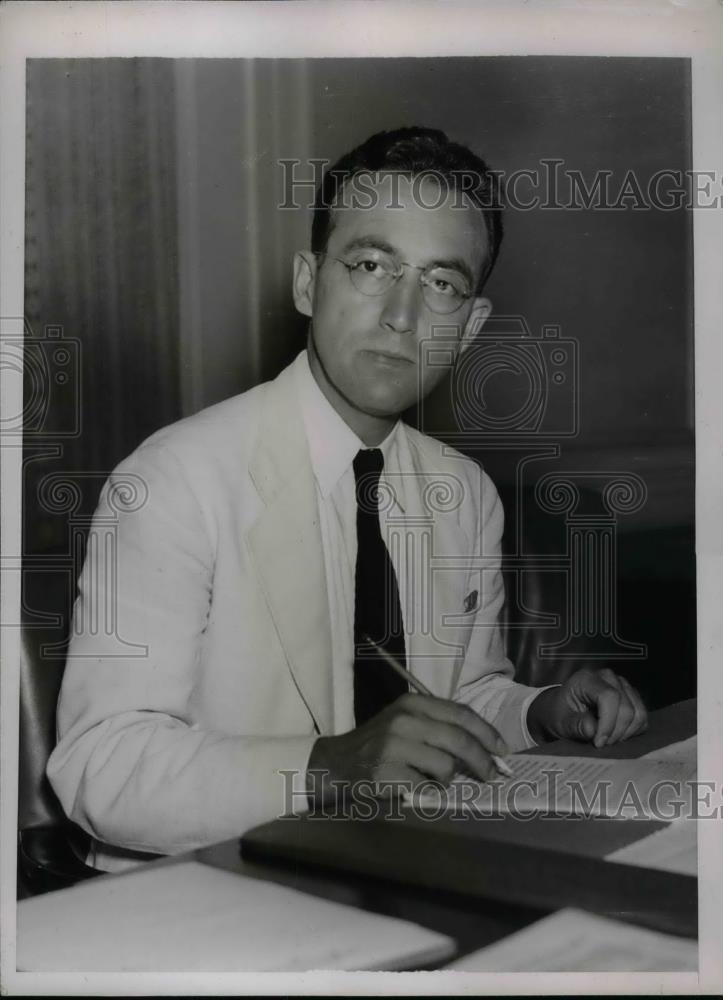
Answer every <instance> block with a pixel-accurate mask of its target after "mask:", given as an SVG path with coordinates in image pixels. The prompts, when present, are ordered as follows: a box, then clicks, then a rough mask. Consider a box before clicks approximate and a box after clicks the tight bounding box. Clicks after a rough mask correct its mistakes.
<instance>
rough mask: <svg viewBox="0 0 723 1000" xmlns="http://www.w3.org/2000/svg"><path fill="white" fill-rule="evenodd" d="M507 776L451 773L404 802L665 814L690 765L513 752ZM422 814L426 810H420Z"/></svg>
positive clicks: (684, 790) (684, 786) (691, 772)
mask: <svg viewBox="0 0 723 1000" xmlns="http://www.w3.org/2000/svg"><path fill="white" fill-rule="evenodd" d="M508 764H509V765H510V767H511V768H512V771H513V776H512V777H509V778H508V777H504V778H503V777H500V778H499V779H497V780H495V781H491V782H484V783H482V782H476V781H474V780H473V779H471V778H465V777H463V776H457V777H456V778H455V780H454V781H453V782H452V783H451V784H450V785H449V786H448V787H447V788H441V787H434V786H432V785H431V783H428V784H427V785H425V786H423V792H422V793H421V794H419V793H415V794H413V795H412V796H410V797H409V798H408V800H407V802H408V804H409V805H411V806H412V807H414V806H415V805H417V806H419V807H421V808H422V809H425V810H429V809H433V808H435V807H436V808H440V809H447V810H449V811H458V810H474V811H476V812H477V813H478V814H479V815H482V816H485V815H490V814H492V813H527V814H530V813H533V812H544V813H555V814H557V815H577V816H609V817H615V818H621V819H622V818H624V819H643V818H646V819H669V818H671V817H672V815H673V814H674V813H673V811H672V810H673V806H672V805H671V803H672V802H674V801H676V800H680V799H681V797H683V798H686V799H689V798H690V797H691V794H692V792H691V787H690V782H691V781H692V780H693V779H694V777H695V765H694V764H692V765H691V763H690V762H688V761H686V762H681V761H678V760H667V759H662V760H657V759H650V760H646V759H644V758H640V759H631V760H618V759H607V758H595V757H555V756H545V755H539V756H538V755H533V754H515V755H514V756H512V757H509V758H508ZM425 814H428V812H427V813H425Z"/></svg>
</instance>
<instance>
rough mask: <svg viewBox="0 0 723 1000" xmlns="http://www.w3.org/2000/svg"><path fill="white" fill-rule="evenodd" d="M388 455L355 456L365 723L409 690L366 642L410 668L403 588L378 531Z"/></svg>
mask: <svg viewBox="0 0 723 1000" xmlns="http://www.w3.org/2000/svg"><path fill="white" fill-rule="evenodd" d="M383 467H384V456H383V455H382V453H381V451H380V450H379V449H378V448H371V449H369V450H364V451H360V452H357V456H356V458H355V459H354V478H355V480H356V504H357V508H356V534H357V557H356V576H355V589H354V716H355V718H356V724H357V725H360V724H361V723H362V722H366V720H367V719H370V718H371V717H372V716H374V715H376V714H377V713H378V712H381V710H382V709H383V708H385V707H386V706H387V705H389V704H391V702H393V701H395V700H396V699H397V698H398V697H399V696H400V695H402V694H404V693H405V692H406V691H408V690H409V685H408V684H405V682H404V680H403V678H401V677H399V675H398V674H397V673H395V671H394V670H392V669H391V667H389V666H388V665H387V664H386V663H385V662H384V661H383V660H382V658H381V657H380V656H379V654H378V653H376V652H375V650H374V649H373V648H372V647H371V646H370V645H369V643H368V642H366V640H365V639H364V636H365V635H367V636H369V638H370V639H373V641H374V642H376V643H377V644H378V645H379V646H383V647H384V648H385V649H386V651H387V652H388V653H389V654H390V655H391V656H393V657H394V658H395V659H397V660H398V661H399V662H400V663H401V664H402V666H406V649H405V645H404V630H403V625H402V609H401V605H400V603H399V588H398V586H397V576H396V573H395V572H394V567H393V565H392V561H391V559H390V558H389V552H388V551H387V547H386V545H385V544H384V539H383V538H382V532H381V528H380V527H379V476H380V473H381V471H382V469H383Z"/></svg>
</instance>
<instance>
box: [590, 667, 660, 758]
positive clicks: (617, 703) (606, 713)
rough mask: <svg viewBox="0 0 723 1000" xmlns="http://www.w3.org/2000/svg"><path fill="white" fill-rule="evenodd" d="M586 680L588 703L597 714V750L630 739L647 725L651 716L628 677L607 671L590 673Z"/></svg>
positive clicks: (594, 738) (595, 743) (594, 739)
mask: <svg viewBox="0 0 723 1000" xmlns="http://www.w3.org/2000/svg"><path fill="white" fill-rule="evenodd" d="M582 680H583V691H584V695H585V701H586V702H587V704H589V705H591V706H594V708H595V711H596V714H597V726H596V729H595V734H594V737H593V743H594V745H595V746H596V747H598V748H599V747H604V746H608V745H610V744H612V743H617V742H619V741H620V740H624V739H628V738H629V737H630V736H634V735H635V734H636V733H638V732H642V730H643V729H644V728H645V727H646V726H647V713H646V711H645V706H644V705H643V702H642V700H641V698H640V695H639V694H638V693H637V691H636V690H635V688H633V686H632V685H631V684H630V683H629V682H628V681H627V680H626V679H625V678H624V677H619V676H618V675H617V674H615V673H613V671H612V670H609V669H607V668H606V669H604V670H600V671H599V672H596V673H592V672H589V673H586V674H585V676H584V678H582ZM588 738H589V737H588Z"/></svg>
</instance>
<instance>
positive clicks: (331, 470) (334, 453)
mask: <svg viewBox="0 0 723 1000" xmlns="http://www.w3.org/2000/svg"><path fill="white" fill-rule="evenodd" d="M296 378H297V382H296V384H297V389H298V394H299V404H300V406H301V414H302V418H303V421H304V428H305V430H306V438H307V441H308V442H309V454H310V456H311V467H312V469H313V472H314V477H315V478H316V481H317V483H318V485H319V489H320V490H321V494H322V496H323V497H324V499H326V498H327V497H328V496H329V494H330V493H331V492H332V490H333V489H334V487H335V486H336V484H337V483H338V482H339V480H340V479H341V477H342V476H343V475H344V473H345V472H346V471H347V469H349V468H350V467H351V464H352V462H353V461H354V457H355V455H356V453H357V452H358V451H359V450H360V449H363V448H366V445H365V444H364V442H363V441H362V440H361V438H359V437H358V436H357V435H356V434H355V433H354V431H353V430H352V429H351V427H349V425H348V424H347V423H345V421H344V420H343V419H342V418H341V417H340V416H339V414H338V413H337V412H336V410H335V409H334V407H333V406H332V405H331V403H330V402H329V400H328V399H327V398H326V396H325V395H324V393H323V392H322V391H321V389H320V388H319V386H318V385H317V383H316V379H315V378H314V376H313V375H312V373H311V368H310V367H309V358H308V354H307V352H306V351H305V350H304V351H302V352H301V354H300V355H299V357H298V359H297V363H296ZM400 423H401V421H399V420H397V422H396V423H395V425H394V427H392V429H391V430H390V432H389V434H387V436H386V437H385V438H384V440H383V441H382V442H381V444H380V445H378V446H377V447H378V448H379V449H380V450H381V452H382V454H383V455H384V463H385V467H386V465H387V461H388V459H389V455H390V450H391V448H392V445H393V442H394V440H395V438H396V435H397V430H398V428H399V424H400Z"/></svg>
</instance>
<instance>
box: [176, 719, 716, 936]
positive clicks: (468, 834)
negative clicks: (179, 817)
mask: <svg viewBox="0 0 723 1000" xmlns="http://www.w3.org/2000/svg"><path fill="white" fill-rule="evenodd" d="M695 728H696V707H695V701H694V700H691V701H687V702H681V703H679V704H678V705H674V706H670V707H668V708H665V709H661V710H659V711H658V712H654V713H652V714H651V717H650V725H649V729H648V731H647V732H646V733H645V734H643V735H641V736H639V737H635V738H633V739H631V740H628V741H627V742H625V743H623V744H619V745H617V746H615V747H611V748H605V750H604V751H602V752H601V751H597V750H595V749H593V748H591V747H589V746H586V745H584V744H580V743H567V742H562V741H561V742H559V743H555V744H547V745H546V746H545V747H544V748H541V751H540V752H544V753H559V754H566V753H567V754H576V755H590V756H600V757H612V756H615V757H639V756H641V755H643V754H645V753H648V752H649V751H651V750H653V749H656V748H659V747H662V746H665V745H667V744H670V743H674V742H677V741H679V740H682V739H686V738H687V737H689V736H692V735H693V734H694V733H695ZM350 822H351V823H353V824H354V826H353V828H352V827H351V826H349V823H350ZM311 823H313V824H314V830H313V844H314V849H313V851H309V849H308V848H309V844H310V843H311V839H310V838H309V836H308V835H309V834H310V833H311V827H310V824H311ZM405 823H406V821H405ZM340 824H341V825H340ZM343 824H347V826H346V827H344V826H343ZM450 824H453V825H452V826H450ZM664 825H665V824H664V823H662V822H658V821H652V820H650V821H649V820H637V819H636V820H628V821H626V820H601V819H573V818H564V819H563V818H560V819H547V820H537V821H536V820H530V821H527V822H520V821H519V820H515V819H512V818H510V817H504V818H502V819H495V820H492V821H482V824H480V822H479V821H473V822H471V823H465V822H461V823H460V822H459V821H458V822H456V823H454V821H447V822H446V823H445V821H444V820H440V821H436V822H435V823H433V824H429V823H427V824H424V821H422V820H419V819H416V821H415V820H414V819H412V822H411V823H409V824H406V825H402V826H400V824H398V823H397V824H395V823H389V822H387V823H384V822H382V821H372V822H370V823H359V822H358V821H356V822H354V821H347V820H335V819H330V820H318V819H317V820H314V821H310V820H309V821H305V822H304V821H302V822H301V823H300V825H299V826H298V827H297V829H298V830H299V834H298V842H297V844H296V845H295V847H296V848H297V849H296V850H295V851H294V855H295V857H294V858H293V859H292V858H290V857H289V856H288V832H284V838H285V840H286V846H285V847H284V845H283V844H281V842H280V843H279V852H278V856H277V858H276V859H275V860H273V861H272V860H270V859H269V860H268V861H262V860H261V859H260V858H259V857H258V856H255V857H254V858H253V859H251V858H249V857H248V856H246V857H242V856H241V853H240V849H239V842H238V841H237V840H233V841H229V842H227V843H224V844H219V845H216V846H214V847H211V848H206V849H204V850H202V851H198V852H196V853H195V855H194V856H195V858H196V859H197V860H200V861H202V862H203V863H205V864H209V865H213V866H216V867H220V868H224V869H228V870H230V871H236V872H242V873H243V874H244V875H247V876H251V877H255V878H262V879H269V880H272V881H275V882H279V883H282V884H285V885H290V886H292V887H293V888H295V889H299V890H302V891H304V892H308V893H310V894H312V895H317V896H323V897H325V898H328V899H333V900H336V901H338V902H343V903H347V904H350V905H352V906H358V907H362V908H363V909H366V910H370V911H373V912H377V913H384V914H389V915H392V916H398V917H401V918H404V919H408V920H413V921H416V922H417V923H419V924H422V925H424V926H426V927H429V928H431V929H434V930H438V931H441V932H443V933H446V934H449V935H451V936H452V937H454V938H455V939H456V941H457V944H458V948H459V954H460V955H463V954H466V953H468V952H470V951H473V950H475V949H477V948H480V947H482V946H484V945H486V944H490V943H492V942H493V941H496V940H499V939H500V938H502V937H505V936H506V935H508V934H510V933H512V932H513V931H515V930H518V929H520V928H521V927H524V926H525V925H527V924H529V923H531V922H532V921H534V920H536V919H538V918H539V917H541V916H544V915H545V914H546V913H549V912H551V911H553V910H555V909H558V908H560V907H562V906H578V907H581V908H583V909H588V910H591V911H594V912H598V913H603V914H607V915H609V916H614V917H618V918H620V919H624V920H628V921H630V922H633V923H640V924H643V925H646V926H651V927H656V928H657V929H659V930H664V931H668V932H671V933H677V934H684V935H686V936H689V937H691V936H695V933H696V918H697V880H696V879H694V878H691V877H688V876H683V875H675V874H672V873H668V872H660V871H654V870H648V869H633V868H630V867H629V866H623V865H615V864H612V863H610V862H604V861H602V860H601V858H602V857H603V856H604V855H606V854H608V853H610V852H611V851H613V850H615V849H616V848H617V847H620V846H623V844H626V843H630V842H632V841H634V840H637V839H640V837H642V836H646V835H647V834H648V833H650V832H652V831H654V830H656V829H660V828H662V827H663V826H664ZM410 834H413V836H410ZM349 836H352V837H353V838H354V840H353V843H352V847H355V848H358V849H352V850H351V851H350V850H349V844H348V843H347V844H346V845H345V847H344V849H343V850H342V849H340V843H341V841H342V840H343V839H344V838H345V837H346V838H348V837H349ZM268 846H269V845H268V844H267V847H268ZM320 854H321V855H322V856H325V857H326V860H327V865H326V867H324V866H322V865H320V864H319V855H320ZM362 854H364V856H365V859H366V860H365V864H364V865H360V866H355V862H354V858H355V857H356V858H358V857H359V856H360V855H362ZM370 858H371V859H372V863H371V864H370V863H369V859H370ZM312 859H313V860H314V862H315V863H314V864H311V863H308V864H307V863H306V862H307V861H308V862H311V861H312ZM355 867H356V868H357V870H354V869H355ZM344 869H345V870H344ZM395 877H396V879H397V880H396V881H392V879H393V878H395ZM450 886H453V891H450V889H449V887H450Z"/></svg>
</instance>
